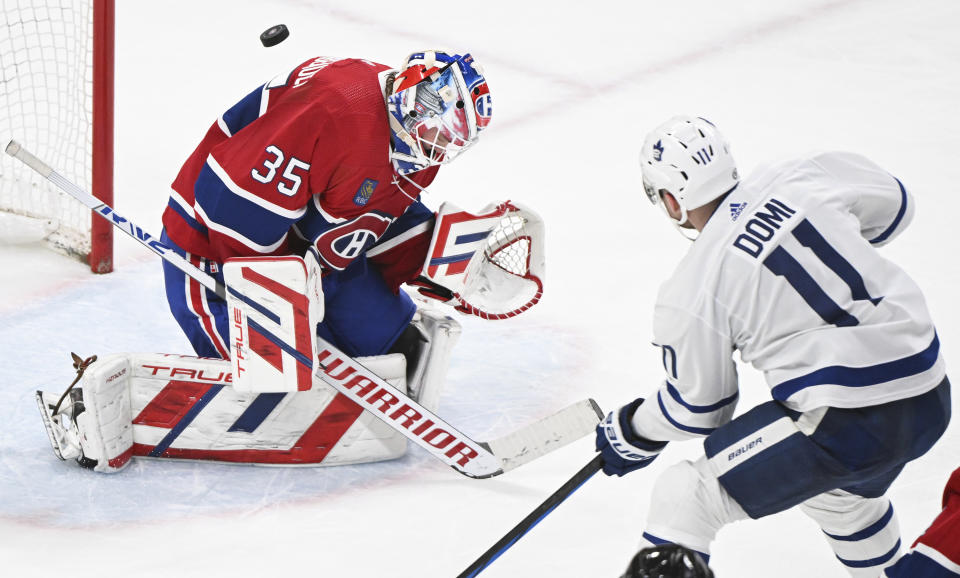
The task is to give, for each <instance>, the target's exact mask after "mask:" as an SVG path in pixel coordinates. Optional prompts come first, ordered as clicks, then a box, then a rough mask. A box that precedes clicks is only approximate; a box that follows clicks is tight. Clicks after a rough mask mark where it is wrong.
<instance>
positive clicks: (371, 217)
mask: <svg viewBox="0 0 960 578" xmlns="http://www.w3.org/2000/svg"><path fill="white" fill-rule="evenodd" d="M392 220H393V219H392V218H390V217H389V216H388V215H380V214H377V213H366V214H363V215H360V216H359V217H357V218H356V219H354V220H353V221H349V222H347V223H344V224H342V225H340V226H338V227H334V228H332V229H330V230H329V231H327V232H325V233H323V234H322V235H320V237H318V238H317V240H316V242H315V245H314V246H315V247H316V248H317V251H318V252H319V253H320V258H321V259H322V260H323V261H324V262H325V263H326V264H327V265H329V266H330V268H332V269H336V270H337V271H342V270H343V269H345V268H346V267H347V265H349V264H350V262H351V261H352V260H353V259H355V258H356V257H359V256H360V255H361V254H363V252H364V251H366V249H367V247H369V246H370V245H372V244H373V243H375V242H376V240H377V239H379V238H380V236H381V235H383V232H384V231H386V230H387V227H388V226H389V225H390V223H391V222H392Z"/></svg>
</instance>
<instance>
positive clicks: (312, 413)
mask: <svg viewBox="0 0 960 578" xmlns="http://www.w3.org/2000/svg"><path fill="white" fill-rule="evenodd" d="M358 361H359V362H361V363H363V364H364V366H366V367H368V368H370V369H371V370H372V371H375V372H377V374H378V375H380V376H382V377H383V378H384V379H386V380H387V382H388V383H390V384H392V385H393V386H394V387H397V388H398V389H400V390H401V391H406V390H407V388H406V361H405V359H404V357H403V355H401V354H391V355H382V356H375V357H366V358H359V359H358ZM232 384H233V374H232V372H231V368H230V362H229V361H226V360H219V359H207V358H197V357H188V356H179V355H163V354H118V355H113V356H109V357H106V358H104V359H102V360H100V361H97V362H96V363H94V364H93V365H92V366H91V368H90V370H88V372H87V373H86V374H85V375H84V379H83V381H82V383H81V385H82V387H79V388H75V389H74V390H73V391H72V392H71V394H70V395H69V396H68V401H70V402H72V404H73V406H74V409H77V408H78V407H84V406H85V409H83V410H82V411H80V412H79V413H78V414H77V416H76V419H75V420H73V419H64V416H65V415H67V414H66V413H65V412H66V410H67V409H68V407H67V406H65V405H61V407H60V411H59V412H58V413H59V415H57V416H51V412H50V411H49V410H50V407H51V406H52V405H54V404H55V403H56V401H57V399H56V397H57V396H51V395H50V394H42V393H41V394H39V397H38V399H42V402H41V409H42V410H43V409H44V408H46V411H43V415H44V423H45V424H46V425H47V429H48V432H50V433H51V435H50V437H51V443H52V444H53V446H54V452H55V453H56V454H57V455H58V457H61V459H74V458H76V459H77V460H78V461H79V462H80V463H81V465H85V466H87V467H92V468H93V469H94V470H96V471H101V472H115V471H119V470H120V469H122V468H123V467H124V466H125V465H126V464H127V463H128V462H129V461H130V458H131V457H137V458H169V459H181V460H200V461H214V462H227V463H238V464H252V465H270V466H333V465H344V464H356V463H365V462H375V461H383V460H390V459H394V458H398V457H400V456H402V455H404V454H405V453H406V448H407V439H406V438H405V437H404V436H402V435H401V434H399V433H397V431H396V430H394V429H393V428H391V427H389V426H387V425H386V424H384V423H383V422H382V421H381V420H379V419H377V418H376V417H375V416H373V415H371V414H370V413H369V412H364V411H362V410H361V408H360V407H359V406H358V405H356V404H355V403H353V402H352V401H350V400H348V399H347V398H345V397H344V396H343V395H340V394H338V393H337V392H336V391H335V390H333V389H332V388H329V387H326V386H325V385H323V384H320V385H319V386H318V387H315V388H313V389H311V390H309V391H299V392H288V393H284V392H266V393H263V392H243V391H237V390H236V389H235V388H233V387H232ZM74 392H78V393H81V392H82V393H81V394H80V395H77V394H74ZM65 403H66V401H65ZM85 416H86V417H85ZM55 434H56V435H55ZM94 461H95V463H94Z"/></svg>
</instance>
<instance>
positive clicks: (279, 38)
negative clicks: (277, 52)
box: [260, 24, 290, 48]
mask: <svg viewBox="0 0 960 578" xmlns="http://www.w3.org/2000/svg"><path fill="white" fill-rule="evenodd" d="M288 36H290V30H289V29H288V28H287V26H286V24H277V25H276V26H271V27H270V28H267V29H266V30H264V31H263V34H261V35H260V43H261V44H263V45H264V46H266V47H268V48H269V47H270V46H276V45H277V44H280V43H281V42H283V41H284V40H286V39H287V37H288Z"/></svg>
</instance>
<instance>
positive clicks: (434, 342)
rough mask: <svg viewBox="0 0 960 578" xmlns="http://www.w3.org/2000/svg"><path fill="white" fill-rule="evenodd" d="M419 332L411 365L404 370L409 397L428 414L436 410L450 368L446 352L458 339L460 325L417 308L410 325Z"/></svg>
mask: <svg viewBox="0 0 960 578" xmlns="http://www.w3.org/2000/svg"><path fill="white" fill-rule="evenodd" d="M411 323H412V325H413V326H414V327H416V328H417V330H418V331H419V332H420V337H421V339H420V343H419V346H418V349H417V351H416V352H415V353H414V356H413V357H415V361H413V362H412V363H410V364H409V366H408V367H407V385H408V388H409V390H410V397H412V398H413V399H415V400H416V401H417V402H419V403H420V405H422V406H423V407H425V408H427V409H429V410H430V411H436V410H437V408H438V407H439V406H440V393H441V391H442V390H443V385H444V383H445V381H446V377H447V368H448V367H449V366H450V352H451V351H452V350H453V346H454V345H456V343H457V340H458V339H459V338H460V331H461V329H460V324H459V323H458V322H457V321H456V320H455V319H453V318H452V317H450V316H449V315H444V314H443V313H440V312H438V311H434V310H431V309H424V308H420V309H418V310H417V313H416V315H415V316H414V318H413V321H412V322H411Z"/></svg>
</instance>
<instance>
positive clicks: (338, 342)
mask: <svg viewBox="0 0 960 578" xmlns="http://www.w3.org/2000/svg"><path fill="white" fill-rule="evenodd" d="M161 242H162V243H164V244H165V245H167V246H168V247H171V248H172V249H173V250H174V251H175V252H176V253H177V254H179V255H180V256H181V257H183V258H184V259H186V260H188V261H189V262H190V263H192V264H194V265H195V266H197V267H198V268H200V269H202V270H204V271H206V272H207V273H208V274H210V275H211V276H213V277H214V278H216V279H217V281H219V282H220V283H223V273H222V272H221V267H220V264H219V263H215V262H213V261H210V260H208V259H204V258H202V257H199V256H197V255H193V254H190V253H187V252H186V251H184V250H183V249H181V248H180V247H178V246H177V245H176V244H175V243H174V242H173V241H171V240H170V238H169V237H167V235H166V231H164V233H163V234H162V236H161ZM163 275H164V283H165V285H166V293H167V302H168V303H169V305H170V311H171V312H172V313H173V316H174V318H175V319H176V320H177V323H179V324H180V328H181V329H182V330H183V332H184V333H185V334H186V336H187V339H189V340H190V344H191V345H192V346H193V349H194V351H195V352H196V353H197V355H198V356H200V357H219V358H223V359H227V358H229V357H230V347H229V345H228V344H229V343H230V341H229V338H230V333H229V323H228V322H227V319H228V316H227V303H226V301H224V300H223V299H221V298H219V297H218V296H217V295H216V294H215V293H214V292H212V291H210V290H209V289H206V288H204V287H203V286H202V285H200V283H199V282H197V281H196V280H194V279H192V278H190V277H188V276H187V275H186V274H185V273H183V272H182V271H180V270H179V269H177V268H176V267H174V266H173V265H171V264H169V263H167V262H166V261H164V262H163ZM323 292H324V308H325V313H324V319H323V322H321V323H320V324H318V325H317V335H319V336H320V337H321V338H323V339H325V340H326V341H329V342H330V343H332V344H333V345H335V346H336V347H337V348H339V349H341V350H342V351H343V352H344V353H346V354H347V355H350V356H353V357H357V356H367V355H382V354H384V353H387V352H388V351H389V350H390V347H391V346H392V345H393V344H394V342H395V341H396V340H397V338H398V337H400V335H401V334H402V333H403V331H404V329H406V327H407V325H408V324H409V323H410V320H411V319H412V318H413V314H414V312H415V311H416V305H414V303H413V300H411V299H410V297H409V296H408V295H407V294H406V293H404V292H403V291H400V292H398V293H395V292H394V291H392V290H391V288H390V287H388V286H387V283H386V282H385V281H384V279H383V276H382V275H381V273H380V271H379V270H378V269H377V268H376V267H373V266H371V265H370V264H369V263H368V262H367V259H366V258H364V257H359V258H357V259H356V260H355V261H354V262H353V263H351V264H350V266H349V267H347V268H346V269H344V270H343V271H333V272H331V273H329V274H327V275H325V276H324V278H323Z"/></svg>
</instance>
